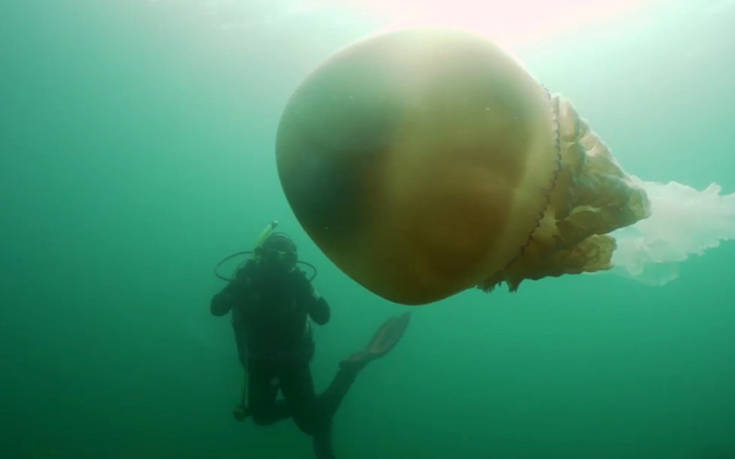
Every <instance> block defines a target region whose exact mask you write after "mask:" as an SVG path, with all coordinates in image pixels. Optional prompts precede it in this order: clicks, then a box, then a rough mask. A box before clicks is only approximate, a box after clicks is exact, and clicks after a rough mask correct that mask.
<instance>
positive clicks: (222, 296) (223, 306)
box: [209, 262, 251, 316]
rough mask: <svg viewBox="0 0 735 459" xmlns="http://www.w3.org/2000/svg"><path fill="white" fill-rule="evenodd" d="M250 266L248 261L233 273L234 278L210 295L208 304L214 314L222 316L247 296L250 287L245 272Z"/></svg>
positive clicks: (241, 302)
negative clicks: (210, 299) (210, 298)
mask: <svg viewBox="0 0 735 459" xmlns="http://www.w3.org/2000/svg"><path fill="white" fill-rule="evenodd" d="M249 266H250V262H248V264H247V265H246V266H244V267H243V268H240V269H239V270H238V271H237V274H236V275H235V279H233V280H231V281H230V283H229V284H227V286H226V287H225V288H223V289H222V290H221V291H220V292H219V293H217V294H216V295H214V296H213V297H212V301H211V303H210V304H209V310H210V311H211V312H212V314H213V315H215V316H223V315H225V314H227V313H228V312H230V309H232V307H233V306H235V305H242V304H243V300H244V299H245V298H247V292H248V290H249V289H250V285H251V284H250V278H249V276H248V274H247V272H246V269H248V268H249Z"/></svg>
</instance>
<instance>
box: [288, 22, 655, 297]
mask: <svg viewBox="0 0 735 459" xmlns="http://www.w3.org/2000/svg"><path fill="white" fill-rule="evenodd" d="M276 158H277V165H278V172H279V177H280V180H281V184H282V187H283V190H284V192H285V194H286V197H287V199H288V201H289V203H290V205H291V207H292V209H293V211H294V213H295V215H296V217H297V219H298V220H299V222H300V223H301V225H302V226H303V227H304V229H305V230H306V232H307V233H308V234H309V236H310V237H311V238H312V239H313V240H314V241H315V243H316V244H317V245H318V246H319V247H320V248H321V249H322V250H323V251H324V253H325V254H326V255H327V256H328V257H329V258H330V259H331V260H332V261H333V262H334V263H335V264H336V265H337V266H339V268H341V269H342V270H343V271H344V272H345V273H346V274H348V275H349V276H350V277H352V278H353V279H355V280H356V281H357V282H359V283H360V284H362V285H363V286H365V287H366V288H368V289H369V290H371V291H373V292H375V293H377V294H378V295H380V296H382V297H384V298H387V299H389V300H391V301H394V302H398V303H403V304H424V303H429V302H432V301H436V300H439V299H442V298H445V297H447V296H450V295H452V294H455V293H457V292H460V291H462V290H465V289H467V288H470V287H473V286H478V287H480V288H483V289H485V290H491V289H492V288H493V287H494V286H496V285H497V284H500V283H507V284H508V285H509V287H510V288H511V289H512V290H515V289H517V288H518V286H519V284H520V282H521V281H522V280H524V279H540V278H542V277H546V276H558V275H561V274H565V273H580V272H584V271H597V270H602V269H607V268H609V267H610V257H611V255H612V252H613V250H614V248H615V241H614V239H613V238H612V237H610V236H609V235H607V234H606V233H609V232H610V231H612V230H614V229H616V228H619V227H621V226H626V225H629V224H632V223H633V222H635V221H637V220H639V219H641V218H644V217H645V216H646V215H647V212H648V208H647V200H646V196H645V193H644V192H643V191H641V190H640V189H638V188H636V187H635V186H634V185H633V184H632V182H631V180H630V179H629V178H628V176H627V175H626V174H625V173H624V172H623V170H622V169H621V168H620V167H619V166H618V165H617V162H616V161H615V159H614V158H613V157H612V156H611V155H610V152H609V150H608V149H607V148H606V147H605V146H604V144H603V143H602V142H601V141H600V139H599V138H598V137H597V136H596V135H595V134H594V133H592V132H591V131H590V130H589V129H588V128H587V126H586V124H585V123H584V122H583V121H582V120H581V119H580V118H579V116H578V115H577V113H576V112H575V111H574V109H573V107H572V106H571V104H569V102H567V101H565V100H564V99H562V98H560V97H558V96H555V95H551V94H549V93H548V92H547V91H546V89H545V88H544V87H543V86H542V85H540V84H539V83H538V82H536V80H534V79H533V78H532V77H531V76H530V75H529V74H528V72H527V71H526V70H525V69H524V68H523V67H522V65H520V64H519V63H518V62H517V61H516V60H514V59H513V58H511V57H510V56H509V55H507V54H506V53H505V52H503V51H502V50H501V49H500V48H498V47H497V46H496V45H494V44H493V43H492V42H490V41H488V40H486V39H484V38H481V37H478V36H474V35H471V34H468V33H465V32H459V31H450V30H435V29H412V30H404V31H398V32H393V33H390V34H385V35H382V36H377V37H373V38H370V39H366V40H364V41H361V42H358V43H356V44H354V45H352V46H349V47H347V48H346V49H344V50H342V51H341V52H339V53H337V54H335V55H334V56H332V57H331V58H329V59H328V60H327V61H326V62H324V63H323V64H322V65H321V66H320V67H319V68H317V69H316V71H314V72H313V73H312V74H311V75H310V76H309V77H308V78H307V79H306V80H305V81H304V82H303V83H302V85H301V86H300V87H299V88H298V89H297V90H296V92H295V93H294V94H293V96H292V97H291V99H290V100H289V102H288V104H287V106H286V108H285V110H284V113H283V115H282V117H281V120H280V124H279V128H278V135H277V142H276Z"/></svg>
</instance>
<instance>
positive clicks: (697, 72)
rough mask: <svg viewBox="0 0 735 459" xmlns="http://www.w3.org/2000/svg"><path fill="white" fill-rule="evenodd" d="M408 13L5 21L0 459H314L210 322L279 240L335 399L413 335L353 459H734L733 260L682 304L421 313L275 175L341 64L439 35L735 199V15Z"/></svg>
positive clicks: (342, 452) (438, 7)
mask: <svg viewBox="0 0 735 459" xmlns="http://www.w3.org/2000/svg"><path fill="white" fill-rule="evenodd" d="M446 3H450V4H451V5H452V6H451V7H448V6H447V5H446ZM508 3H513V5H508ZM395 4H400V5H401V6H400V7H399V6H396V5H395ZM395 4H394V3H393V2H388V1H375V2H367V1H356V0H355V1H349V2H347V1H345V2H338V1H322V2H319V1H306V0H303V1H284V0H279V1H265V0H257V1H256V0H200V1H196V0H180V1H177V0H109V1H99V0H53V1H51V0H22V1H20V0H18V1H6V2H2V4H0V107H1V109H0V235H1V236H2V237H0V270H1V271H0V272H1V274H2V275H0V331H1V333H0V394H1V395H0V397H2V402H1V403H0V457H3V458H34V459H36V458H38V459H40V458H60V459H63V458H75V459H78V458H110V459H133V458H135V459H149V458H150V459H154V458H156V459H157V458H171V459H173V458H176V459H184V458H211V459H235V458H248V459H280V458H310V457H313V456H312V454H313V453H312V447H311V441H310V439H309V438H308V437H307V436H305V435H304V434H302V433H301V432H300V431H299V430H298V428H297V427H296V426H295V425H294V424H293V422H291V421H285V422H282V423H279V424H276V425H274V426H269V427H260V426H256V425H254V424H253V423H252V422H251V421H249V420H248V421H246V422H243V423H238V422H236V421H235V420H234V419H233V417H232V414H231V411H232V407H233V406H234V405H235V403H237V401H238V400H239V397H240V391H241V388H242V378H243V372H242V369H241V368H240V366H239V362H238V359H237V353H236V350H235V346H234V340H233V336H232V327H231V325H230V321H229V319H228V318H222V317H213V316H212V315H211V314H210V312H209V302H210V299H211V297H212V295H213V294H215V293H216V292H218V291H219V290H220V289H221V288H222V287H223V286H224V283H223V282H222V281H221V280H219V279H217V278H216V277H215V275H214V274H213V267H214V265H215V264H216V263H217V262H218V261H219V260H220V259H222V258H223V257H225V256H226V255H228V254H230V253H233V252H236V251H241V250H250V249H252V248H253V245H254V244H255V241H256V239H257V237H258V235H259V233H260V231H261V230H262V229H263V227H264V226H265V225H266V224H267V223H268V222H270V221H271V220H274V219H276V220H279V222H280V225H279V227H278V228H279V230H282V231H284V232H287V233H288V234H289V235H291V236H292V237H293V239H294V240H295V242H296V243H297V245H298V247H299V257H300V258H301V259H302V260H306V261H308V262H310V263H312V264H313V265H315V266H316V267H317V269H318V271H319V274H318V276H317V277H316V279H315V280H314V284H315V286H316V288H317V289H318V290H319V293H320V294H322V295H323V296H324V297H325V298H326V299H327V300H328V301H329V303H330V305H331V307H332V319H331V320H330V322H329V323H328V324H327V325H326V326H323V327H316V329H315V339H316V355H315V358H314V361H313V363H312V371H313V375H314V379H315V384H316V386H317V390H318V391H321V390H322V389H324V387H326V385H327V384H328V382H329V381H330V380H331V378H332V377H333V375H334V372H335V370H336V369H337V363H338V362H339V361H340V360H341V359H343V358H345V357H346V356H347V355H349V354H350V353H352V352H354V351H356V350H358V349H360V348H362V347H363V346H364V345H365V344H366V343H367V341H368V340H369V338H370V336H371V334H372V331H373V330H374V329H375V328H376V327H377V326H378V325H379V324H380V323H381V322H382V321H383V320H384V319H385V318H386V317H387V316H390V315H395V314H398V313H401V312H404V311H406V310H410V311H412V312H413V317H412V321H411V325H410V327H409V329H408V330H407V332H406V335H405V337H404V338H403V341H402V342H401V343H400V344H399V345H398V346H397V347H396V349H395V350H394V351H392V352H391V354H390V355H388V356H386V357H385V358H384V359H381V360H380V361H378V362H375V363H374V364H371V365H370V366H369V367H368V368H366V369H365V370H364V371H363V372H362V373H361V374H360V376H359V378H358V379H357V381H356V382H355V384H354V386H353V388H352V389H351V390H350V393H349V394H348V395H347V397H346V399H345V400H344V402H343V404H342V406H341V407H340V410H339V412H338V413H337V415H336V418H335V423H334V444H335V450H336V452H337V456H338V457H340V458H344V459H375V458H381V459H394V458H396V459H398V458H420V459H445V458H447V457H453V458H499V459H535V458H545V459H550V458H564V459H577V458H579V459H582V458H584V459H588V458H599V459H607V458H610V459H613V458H647V459H654V458H666V459H725V458H735V345H733V336H735V334H734V330H735V300H734V299H733V297H735V275H734V274H733V273H734V271H733V268H732V266H731V265H730V263H732V261H733V260H735V242H733V241H728V240H727V239H728V237H725V236H723V237H721V238H720V239H721V242H720V243H719V246H717V244H711V245H710V246H711V250H707V251H705V252H703V253H701V254H693V255H692V256H690V257H689V258H688V259H686V260H685V261H683V262H682V263H679V264H678V265H677V267H676V277H677V278H676V279H675V280H673V281H672V282H669V283H667V284H665V285H661V286H652V285H647V284H644V283H639V282H636V281H635V280H632V279H630V278H627V277H625V276H617V275H615V274H614V273H600V274H595V275H578V276H563V277H560V278H546V279H543V280H541V281H527V282H525V283H524V284H523V285H522V286H521V287H520V289H519V291H518V292H515V293H510V292H508V291H507V289H506V288H498V289H496V290H495V291H494V292H492V293H490V294H485V293H482V292H481V291H479V290H469V291H466V292H464V293H461V294H459V295H456V296H453V297H451V298H449V299H446V300H442V301H440V302H437V303H434V304H430V305H426V306H420V307H409V306H402V305H397V304H394V303H390V302H388V301H386V300H384V299H382V298H380V297H378V296H376V295H374V294H373V293H370V292H369V291H367V290H365V289H364V288H363V287H361V286H360V285H359V284H357V283H356V282H355V281H353V280H352V279H350V278H349V277H347V276H346V275H345V274H343V273H342V272H341V271H340V270H339V269H338V268H337V267H336V266H335V265H334V264H333V263H332V262H331V261H329V259H327V258H326V257H325V256H324V255H323V253H322V252H321V251H320V250H319V249H318V248H317V247H316V245H315V244H314V243H313V242H312V241H311V240H310V239H309V237H308V236H307V235H306V233H305V232H304V231H303V229H302V228H301V226H300V225H299V224H298V222H297V220H296V219H295V217H294V216H293V213H292V211H291V209H290V207H289V205H288V202H287V201H286V199H285V196H284V194H283V191H282V189H281V185H280V183H279V180H278V174H277V170H276V164H275V152H274V143H275V136H276V129H277V127H278V122H279V118H280V116H281V113H282V111H283V109H284V107H285V105H286V102H287V100H288V98H289V97H290V96H291V94H292V93H293V91H294V90H295V89H296V88H297V87H298V85H299V84H300V83H301V82H302V81H303V79H304V78H305V77H306V76H307V75H308V74H309V73H310V72H311V71H313V70H314V69H315V68H316V67H317V66H318V65H319V64H320V63H321V62H323V60H324V59H325V58H327V57H328V56H330V55H331V54H332V53H334V52H335V51H337V50H339V49H342V48H344V47H345V46H347V45H349V44H351V43H353V42H354V41H356V40H358V39H360V38H363V37H365V36H368V35H371V34H374V33H377V32H380V31H382V30H385V29H387V28H395V27H402V26H405V25H416V24H424V23H427V24H429V23H430V24H437V23H438V24H445V25H450V26H454V27H463V28H467V29H469V30H473V31H475V32H478V33H482V34H484V35H486V36H487V37H489V38H491V39H494V40H496V41H497V42H498V43H500V44H501V45H502V46H503V47H504V48H505V49H507V50H508V51H509V52H511V53H512V54H513V55H514V56H516V57H517V58H518V59H520V60H521V61H522V62H523V63H524V65H525V67H526V68H527V69H528V71H529V72H530V73H531V74H532V75H533V76H534V77H535V78H537V79H538V80H539V81H541V82H543V84H544V85H545V86H546V87H548V88H550V89H552V90H553V91H556V92H559V93H562V94H564V95H565V96H566V97H568V98H569V99H570V100H571V101H572V102H573V103H574V104H575V106H576V107H577V108H578V109H579V112H580V113H581V114H582V115H583V116H584V118H585V119H587V120H588V121H589V123H590V126H592V128H593V129H594V130H595V131H596V132H598V133H599V134H600V136H601V137H602V138H603V139H604V141H605V142H606V144H608V145H609V146H610V147H611V149H612V151H613V152H614V154H615V157H616V158H617V159H618V160H619V161H620V163H621V165H622V166H623V167H624V168H625V169H626V170H627V171H628V172H630V173H632V174H634V175H636V176H640V177H645V178H646V179H648V180H656V181H659V182H663V183H665V182H668V181H669V180H676V181H678V182H681V183H685V184H688V185H689V186H692V187H694V188H696V189H698V190H702V189H705V188H706V187H707V186H708V185H709V184H710V183H713V182H714V183H717V184H719V185H720V186H721V187H722V194H723V195H730V194H732V193H734V192H735V134H734V133H733V128H732V121H733V119H735V91H734V90H733V82H735V52H734V48H733V44H735V29H733V27H732V24H735V1H731V0H712V1H706V0H701V1H684V0H682V1H679V0H676V1H651V2H644V1H635V0H626V1H619V2H614V3H613V2H583V1H579V0H578V1H568V2H564V1H559V2H554V1H549V2H529V1H525V2H524V1H519V2H492V1H490V2H483V6H482V7H481V8H480V7H477V4H479V2H469V1H468V0H464V1H457V2H438V1H426V2H418V1H411V2H409V1H407V2H395ZM591 5H593V6H591ZM442 20H444V22H442ZM730 218H731V220H730V221H732V214H731V215H730ZM706 223H707V222H702V224H703V225H706Z"/></svg>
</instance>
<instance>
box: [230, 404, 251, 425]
mask: <svg viewBox="0 0 735 459" xmlns="http://www.w3.org/2000/svg"><path fill="white" fill-rule="evenodd" d="M232 416H234V418H235V420H236V421H238V422H242V421H244V420H245V419H246V418H247V417H248V416H250V409H249V408H248V407H247V406H245V405H242V404H238V405H235V408H233V409H232Z"/></svg>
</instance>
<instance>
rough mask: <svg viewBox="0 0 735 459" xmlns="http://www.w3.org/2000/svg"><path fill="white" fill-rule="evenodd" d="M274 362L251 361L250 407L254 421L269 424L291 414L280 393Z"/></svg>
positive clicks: (249, 381) (249, 377)
mask: <svg viewBox="0 0 735 459" xmlns="http://www.w3.org/2000/svg"><path fill="white" fill-rule="evenodd" d="M275 370H276V369H275V367H274V365H273V364H272V363H269V362H252V361H251V362H250V365H249V376H248V407H249V409H250V414H251V415H252V416H253V422H255V423H256V424H258V425H268V424H273V423H275V422H278V421H281V420H283V419H286V418H288V417H290V416H291V414H290V412H289V409H288V406H287V405H286V403H285V402H284V401H283V400H276V396H277V395H278V379H277V372H276V371H275Z"/></svg>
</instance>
